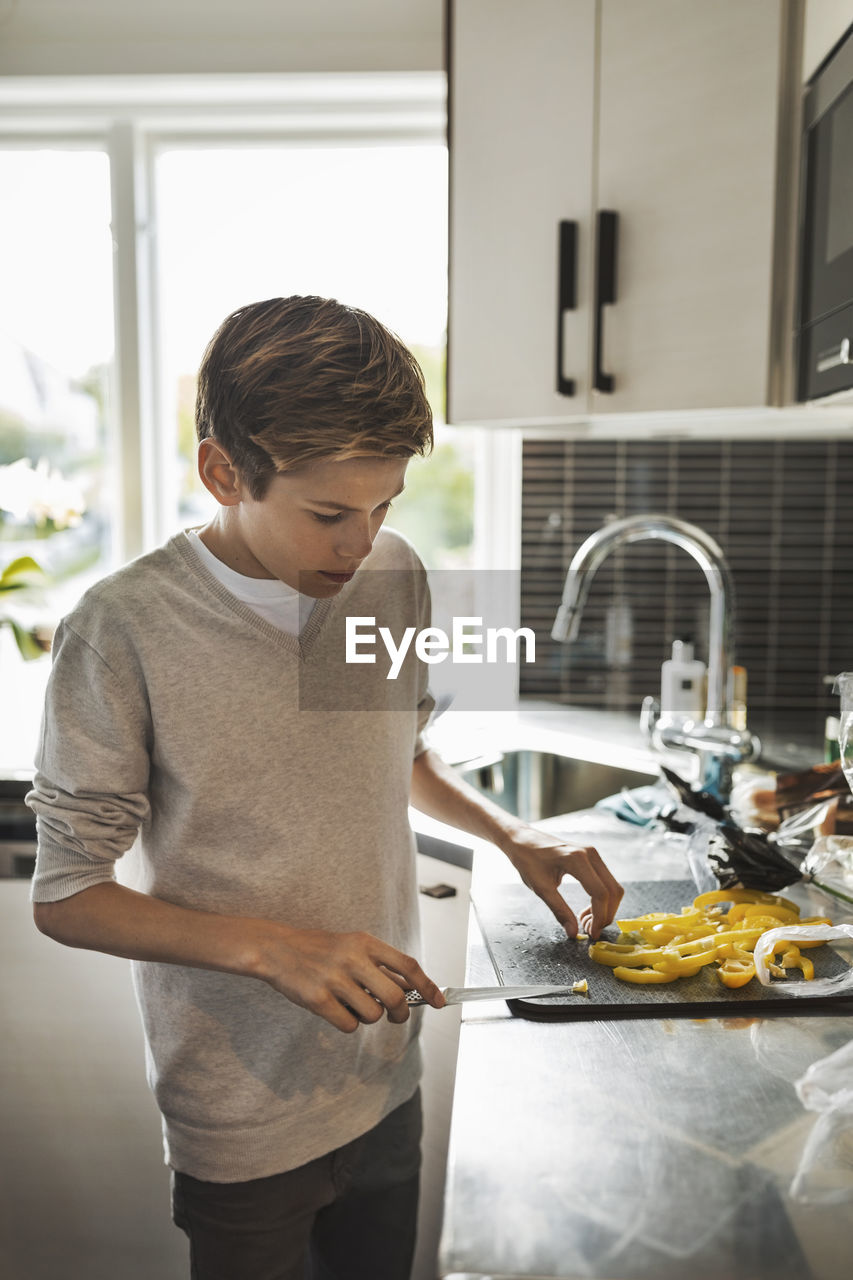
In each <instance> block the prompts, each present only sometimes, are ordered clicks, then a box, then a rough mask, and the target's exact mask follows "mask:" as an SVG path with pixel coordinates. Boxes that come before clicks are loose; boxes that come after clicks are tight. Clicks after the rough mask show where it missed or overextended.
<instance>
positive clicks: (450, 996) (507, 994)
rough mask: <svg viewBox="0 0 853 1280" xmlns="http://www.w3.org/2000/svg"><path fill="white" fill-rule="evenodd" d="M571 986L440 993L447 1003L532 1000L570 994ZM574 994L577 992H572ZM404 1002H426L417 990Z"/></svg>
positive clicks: (464, 989)
mask: <svg viewBox="0 0 853 1280" xmlns="http://www.w3.org/2000/svg"><path fill="white" fill-rule="evenodd" d="M572 993H573V988H572V986H571V985H570V986H567V987H555V986H541V987H442V988H441V994H442V995H443V996H444V998H445V1000H446V1001H447V1003H448V1004H465V1003H466V1001H468V1000H533V999H534V998H536V997H538V996H570V995H572ZM574 994H575V995H577V994H578V992H575V993H574ZM406 1003H407V1004H410V1005H412V1006H413V1007H414V1006H415V1005H421V1004H426V1003H427V1002H426V1000H424V998H423V996H422V995H421V994H420V992H418V991H407V992H406Z"/></svg>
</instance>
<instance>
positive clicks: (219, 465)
mask: <svg viewBox="0 0 853 1280" xmlns="http://www.w3.org/2000/svg"><path fill="white" fill-rule="evenodd" d="M198 474H199V477H200V479H201V482H202V484H203V485H204V487H205V489H207V490H209V492H210V493H212V494H213V496H214V498H215V499H216V501H217V502H218V503H220V505H221V506H223V507H234V506H236V505H237V503H238V502H240V500H241V499H242V497H243V486H242V484H241V483H240V475H239V472H238V471H237V468H236V467H235V466H234V463H233V462H232V461H231V459H230V458H229V456H228V454H227V453H226V452H225V450H224V449H223V448H222V445H221V444H219V443H218V442H217V441H216V440H213V439H211V438H210V436H208V437H207V438H206V439H204V440H202V441H200V443H199V446H198Z"/></svg>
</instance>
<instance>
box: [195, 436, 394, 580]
mask: <svg viewBox="0 0 853 1280" xmlns="http://www.w3.org/2000/svg"><path fill="white" fill-rule="evenodd" d="M408 461H409V460H408V458H378V457H377V458H349V459H347V460H345V461H342V462H341V461H337V462H336V461H332V460H330V461H326V462H318V463H315V464H314V465H313V466H311V467H305V468H300V469H299V470H298V471H293V472H285V473H283V474H281V475H276V476H273V478H272V480H271V482H270V485H269V488H268V489H267V491H266V493H265V494H264V496H263V498H260V499H256V498H252V497H251V495H249V493H248V491H247V490H246V488H245V486H241V493H240V499H239V501H238V502H236V503H233V504H232V505H228V506H223V508H222V509H221V510H220V516H219V519H218V520H217V521H215V522H214V525H215V526H216V527H215V528H213V529H211V528H210V526H208V530H205V531H204V533H203V537H204V540H205V542H207V543H208V545H209V546H210V548H211V550H212V551H213V552H214V554H215V555H218V556H219V557H220V559H222V560H224V561H225V563H226V564H228V565H229V566H230V567H231V568H232V569H236V570H237V571H238V572H239V573H243V574H245V575H246V576H247V577H250V578H278V579H279V580H280V581H281V582H285V583H287V585H288V586H290V587H295V588H296V589H297V590H298V591H301V592H303V593H304V594H305V595H309V596H314V597H316V598H318V599H325V598H327V597H329V596H334V595H337V594H338V592H339V591H340V590H341V588H342V587H343V586H344V584H345V583H347V582H349V580H350V578H351V577H352V576H353V574H354V573H355V571H356V569H357V568H358V567H359V565H360V564H361V562H362V560H364V558H365V557H366V556H367V554H368V553H369V551H370V549H371V547H372V546H373V540H374V538H375V537H376V535H377V533H378V532H379V529H380V527H381V525H382V522H383V520H384V519H385V516H386V515H387V513H388V508H389V507H390V505H391V500H392V499H393V498H395V497H396V496H397V495H398V494H399V493H402V491H403V482H404V479H405V475H406V467H407V466H408ZM208 531H209V535H210V536H208Z"/></svg>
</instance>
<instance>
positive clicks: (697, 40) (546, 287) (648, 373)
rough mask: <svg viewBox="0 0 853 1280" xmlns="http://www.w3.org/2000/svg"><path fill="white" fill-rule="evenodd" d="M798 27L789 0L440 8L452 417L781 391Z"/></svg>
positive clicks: (471, 2)
mask: <svg viewBox="0 0 853 1280" xmlns="http://www.w3.org/2000/svg"><path fill="white" fill-rule="evenodd" d="M798 20H799V10H798V6H797V4H796V0H749V3H748V4H744V3H743V2H742V0H714V3H713V4H708V3H706V0H528V2H527V3H525V4H518V3H514V2H513V0H455V3H452V4H451V6H450V26H449V46H450V61H449V71H450V151H451V210H450V216H451V241H450V255H451V257H450V320H449V331H448V332H449V371H448V407H449V417H450V420H451V421H453V422H487V423H488V422H502V421H503V422H518V423H533V424H535V423H537V422H552V421H553V422H559V421H562V420H566V421H571V420H572V419H575V418H577V417H578V416H586V415H588V414H591V413H592V414H600V413H633V412H644V411H654V410H675V409H682V410H694V409H714V408H728V407H754V406H763V405H767V404H772V403H777V402H779V401H780V398H781V392H780V386H781V374H780V367H781V366H780V360H782V361H784V352H785V347H786V344H787V343H789V341H790V339H789V336H788V334H787V330H788V329H789V326H790V317H789V310H788V307H789V292H788V282H787V280H786V278H785V273H784V271H783V270H782V266H783V264H784V263H785V261H786V260H787V256H788V254H789V251H790V234H791V231H790V219H791V205H792V201H791V187H790V174H789V172H788V171H787V167H788V165H789V164H790V163H792V156H790V155H789V154H788V153H789V151H792V149H793V148H792V139H793V127H794V125H793V122H794V107H795V101H796V100H795V96H794V85H795V84H796V81H797V79H798V77H797V75H796V74H794V73H795V72H796V71H798V67H796V66H795V61H796V60H795V57H794V53H793V49H794V46H795V44H796V42H797V23H798ZM780 184H782V185H783V191H782V198H781V200H777V191H779V190H780ZM602 211H603V212H604V213H605V215H608V214H615V215H616V216H615V218H610V219H606V224H607V223H610V224H615V231H616V243H615V260H614V263H613V264H612V265H613V266H614V267H615V280H614V282H613V285H614V296H615V301H613V302H612V303H608V302H607V294H606V292H604V302H603V304H602V305H601V306H597V305H596V303H597V296H596V286H597V284H598V285H599V286H600V285H602V284H604V285H606V283H607V281H606V275H607V272H606V269H605V268H606V265H607V264H606V263H605V264H604V265H603V267H602V269H601V270H599V269H598V267H597V252H596V239H597V237H596V226H597V223H598V220H599V218H600V215H601V213H602ZM565 221H568V222H571V223H574V224H575V225H576V232H577V257H576V279H575V300H576V306H575V308H574V309H573V310H570V309H565V310H562V318H563V325H562V328H563V334H562V338H563V344H562V350H561V351H560V352H559V359H558V314H560V312H559V309H558V298H559V287H558V275H559V270H558V252H557V246H558V234H559V232H558V228H559V226H560V224H561V222H565ZM600 296H601V295H600V294H599V297H600ZM568 301H569V302H571V301H572V299H571V298H569V299H568ZM597 338H599V339H600V343H599V342H597ZM560 376H562V377H563V378H564V379H571V380H573V383H574V385H573V386H571V387H567V386H565V385H564V386H563V388H562V390H559V389H558V378H559V377H560ZM596 383H597V384H598V386H596Z"/></svg>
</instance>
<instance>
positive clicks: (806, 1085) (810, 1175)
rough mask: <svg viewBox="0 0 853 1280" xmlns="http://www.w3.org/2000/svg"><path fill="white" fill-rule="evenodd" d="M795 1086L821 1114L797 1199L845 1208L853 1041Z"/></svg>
mask: <svg viewBox="0 0 853 1280" xmlns="http://www.w3.org/2000/svg"><path fill="white" fill-rule="evenodd" d="M809 985H811V984H809ZM795 1087H796V1090H797V1093H798V1094H799V1097H800V1101H801V1102H802V1104H803V1106H804V1107H806V1108H807V1110H809V1111H817V1112H819V1113H820V1114H819V1118H818V1120H817V1122H816V1124H815V1126H814V1128H813V1129H812V1131H811V1133H810V1134H809V1136H808V1138H807V1140H806V1144H805V1147H804V1148H803V1154H802V1156H801V1158H800V1163H799V1166H798V1168H797V1172H796V1173H795V1175H794V1179H793V1181H792V1183H791V1196H792V1198H793V1199H794V1200H799V1201H800V1202H801V1203H804V1204H841V1203H842V1202H843V1201H844V1200H849V1199H850V1198H851V1197H853V1040H851V1041H849V1042H848V1043H847V1044H845V1045H842V1046H841V1048H840V1049H836V1051H835V1053H831V1054H829V1056H828V1057H826V1058H820V1059H819V1060H818V1061H817V1062H813V1063H812V1064H811V1066H810V1067H809V1068H808V1070H807V1071H806V1073H805V1075H803V1076H802V1077H801V1078H800V1079H799V1080H798V1081H797V1083H796V1086H795Z"/></svg>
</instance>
